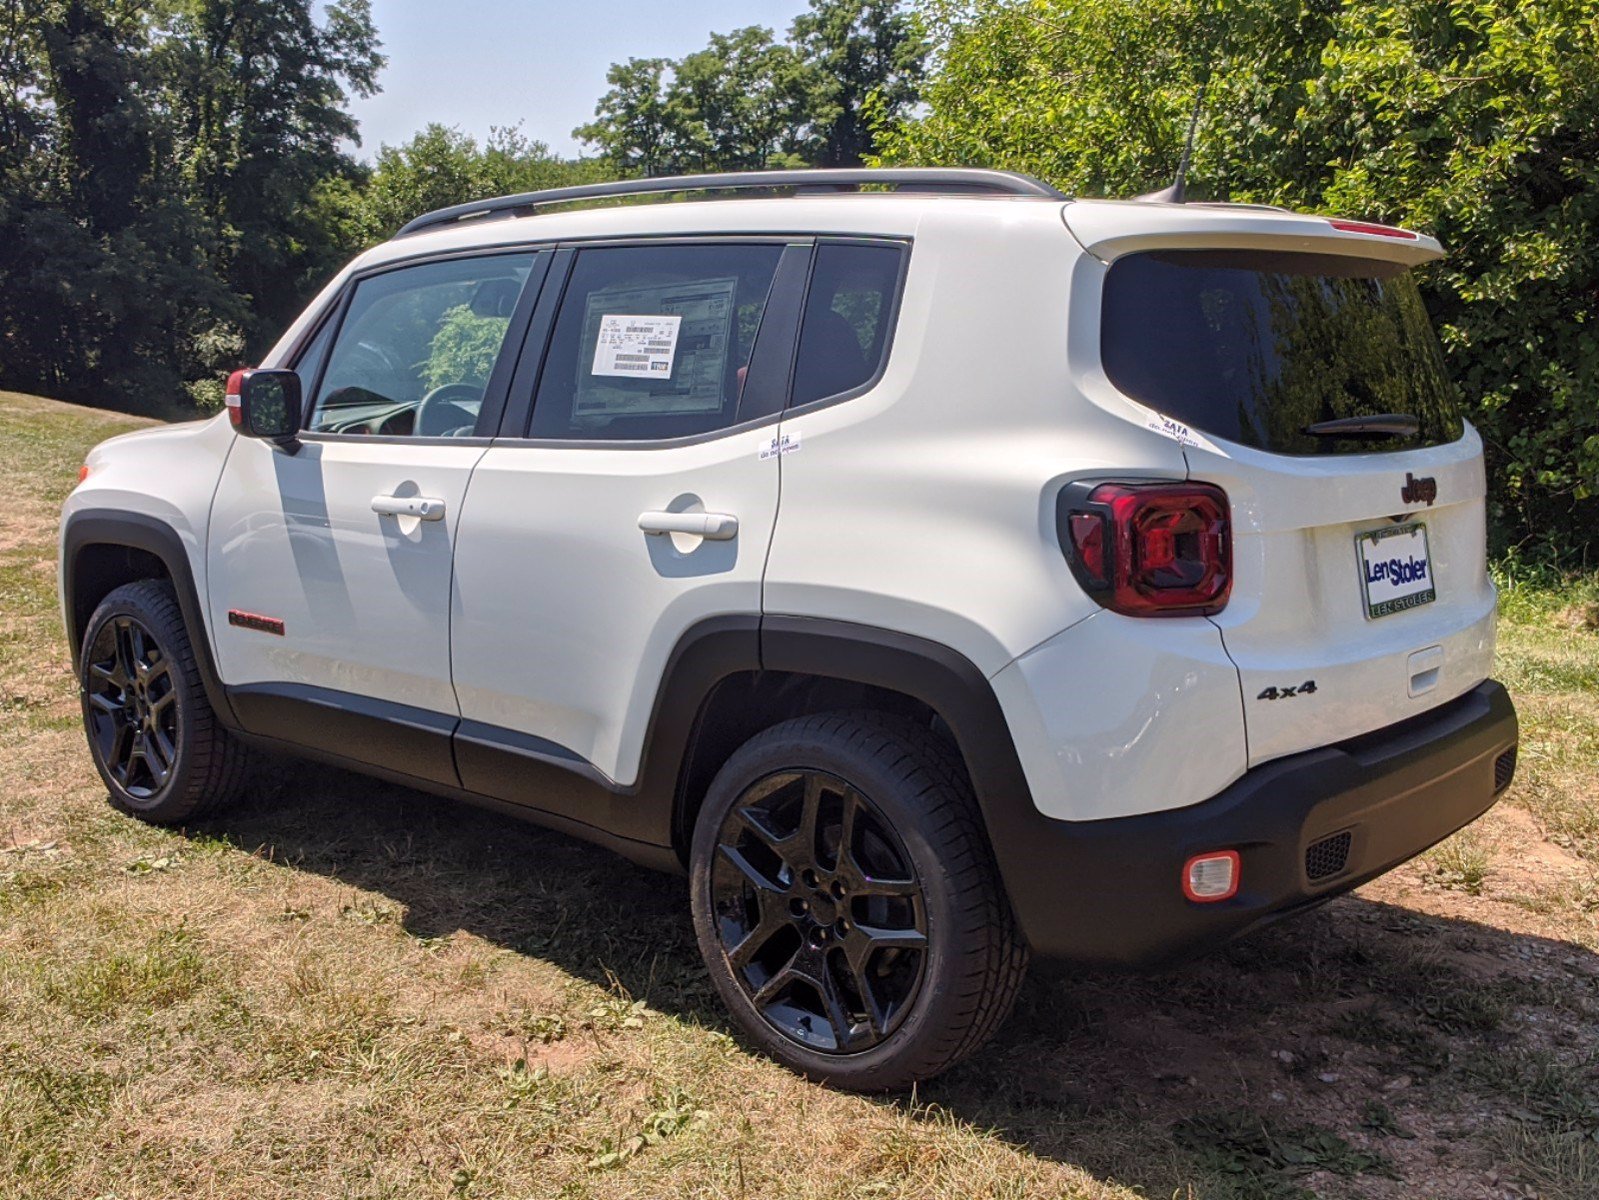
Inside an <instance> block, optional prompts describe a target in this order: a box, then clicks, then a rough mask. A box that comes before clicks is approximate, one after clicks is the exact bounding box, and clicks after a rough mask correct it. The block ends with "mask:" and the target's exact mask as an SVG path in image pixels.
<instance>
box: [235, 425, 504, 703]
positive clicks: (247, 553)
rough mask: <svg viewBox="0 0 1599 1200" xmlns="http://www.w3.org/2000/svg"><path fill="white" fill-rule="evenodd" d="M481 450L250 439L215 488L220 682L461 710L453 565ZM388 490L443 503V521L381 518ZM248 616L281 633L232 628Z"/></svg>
mask: <svg viewBox="0 0 1599 1200" xmlns="http://www.w3.org/2000/svg"><path fill="white" fill-rule="evenodd" d="M483 451H484V448H483V447H482V446H480V445H472V444H465V445H463V444H459V443H457V444H450V443H448V442H442V443H441V442H422V441H415V442H412V441H405V440H399V441H394V442H386V441H382V440H376V439H374V440H372V441H356V440H329V441H310V440H308V441H307V442H306V443H305V444H304V445H303V446H302V448H301V450H300V452H299V453H298V454H294V455H289V454H285V453H283V452H282V451H279V450H277V449H275V448H274V447H272V446H271V445H268V444H263V443H255V442H247V441H242V440H241V443H240V445H239V447H238V448H237V450H236V451H235V452H234V454H233V455H232V457H231V458H230V460H229V463H228V467H227V471H226V472H225V474H224V476H223V479H222V483H221V485H220V486H219V487H218V489H217V497H216V507H215V511H214V514H213V520H212V528H211V540H210V549H209V555H208V558H209V578H210V584H209V595H208V600H207V611H208V615H209V623H210V627H211V630H212V636H213V638H214V639H215V642H216V646H217V663H218V666H219V667H220V669H221V671H222V678H223V679H224V681H225V682H227V683H228V684H229V685H231V686H238V685H248V684H260V683H284V684H297V685H305V686H309V687H314V688H326V689H331V690H335V691H340V692H349V693H353V694H356V695H360V696H365V697H369V698H371V699H374V700H381V701H387V702H390V703H395V704H402V705H408V706H413V707H416V708H420V709H425V710H428V711H431V712H436V713H446V714H451V715H453V714H454V713H455V711H456V703H455V693H454V690H453V688H452V687H451V684H450V644H449V634H450V562H451V556H452V554H453V551H454V545H455V539H456V534H457V531H458V529H459V527H460V517H461V506H462V501H463V500H464V499H465V496H466V486H467V480H468V479H469V478H470V476H471V472H472V467H473V465H474V464H475V463H476V462H477V460H478V459H479V458H481V457H482V455H483ZM380 495H398V496H425V497H430V498H435V499H439V500H442V501H443V502H444V518H443V519H442V520H439V521H422V520H419V519H417V518H414V517H392V516H380V515H379V514H378V513H375V512H373V511H372V501H373V498H374V497H376V496H380ZM232 610H240V611H243V612H246V613H252V614H258V615H261V616H264V617H267V618H269V619H272V620H276V621H281V622H282V623H283V624H282V628H283V633H282V635H281V636H277V635H274V634H271V633H264V632H261V631H259V630H258V629H255V628H249V627H240V626H234V625H230V624H229V612H230V611H232Z"/></svg>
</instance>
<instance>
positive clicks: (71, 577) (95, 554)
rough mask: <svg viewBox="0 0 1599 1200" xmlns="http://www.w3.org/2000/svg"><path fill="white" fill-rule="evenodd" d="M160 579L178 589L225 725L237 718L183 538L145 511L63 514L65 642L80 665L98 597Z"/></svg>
mask: <svg viewBox="0 0 1599 1200" xmlns="http://www.w3.org/2000/svg"><path fill="white" fill-rule="evenodd" d="M141 579H164V580H166V581H167V582H169V583H170V584H171V585H172V588H173V591H174V592H175V593H176V595H177V600H178V608H179V610H180V611H181V612H182V614H183V622H184V624H185V625H186V626H187V627H188V631H189V636H190V639H191V641H192V642H193V646H194V655H195V659H196V665H197V667H198V669H199V672H200V675H201V680H202V682H203V683H204V685H205V692H206V699H207V700H208V701H209V702H210V704H211V707H212V709H214V710H215V712H216V713H217V715H218V716H219V717H220V718H221V719H222V721H223V723H224V724H225V725H228V726H229V727H235V726H236V724H237V722H236V721H235V719H234V716H233V709H232V707H231V706H230V705H229V703H228V698H227V693H226V689H224V688H223V686H222V681H221V677H220V676H219V675H218V674H217V670H216V663H215V660H214V659H213V658H212V656H211V639H210V636H209V633H208V630H207V628H206V624H205V610H204V607H203V606H202V605H201V603H200V595H199V590H198V587H197V586H196V584H195V579H194V571H193V569H192V568H191V566H190V563H189V555H188V552H187V551H186V550H185V548H184V545H183V539H182V538H181V537H180V536H179V535H178V532H177V530H175V529H173V528H172V526H170V525H168V524H167V523H166V522H165V521H162V520H160V519H159V518H156V517H151V516H147V515H145V514H143V513H128V512H115V511H108V510H104V509H82V510H79V511H78V512H75V513H73V514H72V515H71V516H69V517H68V518H67V522H66V527H65V529H64V530H63V533H62V551H61V594H62V595H63V596H64V597H65V598H66V613H65V616H66V620H67V642H68V646H69V649H70V650H71V654H72V664H73V669H74V670H76V669H77V667H78V659H79V656H80V654H81V652H82V643H83V635H84V633H85V632H86V631H87V629H88V624H89V618H90V616H92V615H93V613H94V610H95V609H96V608H97V607H98V606H99V604H100V601H102V600H103V599H105V597H106V596H108V595H110V594H111V592H113V591H114V590H116V589H117V588H118V587H121V586H122V585H123V584H126V583H134V582H137V581H138V580H141Z"/></svg>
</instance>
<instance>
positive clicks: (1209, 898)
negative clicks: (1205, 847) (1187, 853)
mask: <svg viewBox="0 0 1599 1200" xmlns="http://www.w3.org/2000/svg"><path fill="white" fill-rule="evenodd" d="M1237 894H1238V851H1236V850H1213V851H1210V852H1209V853H1207V854H1196V855H1194V857H1192V858H1190V859H1189V860H1188V861H1187V862H1186V863H1184V864H1183V895H1184V896H1186V897H1188V899H1190V900H1192V901H1193V902H1194V903H1195V904H1214V903H1215V902H1216V901H1218V900H1230V899H1232V898H1233V897H1234V896H1235V895H1237Z"/></svg>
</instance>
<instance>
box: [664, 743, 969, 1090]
mask: <svg viewBox="0 0 1599 1200" xmlns="http://www.w3.org/2000/svg"><path fill="white" fill-rule="evenodd" d="M846 728H849V729H853V728H858V727H857V726H846ZM772 732H774V733H781V732H782V731H781V729H779V730H774V731H772ZM802 769H803V770H819V771H826V772H829V773H831V774H833V775H837V776H838V777H840V778H841V779H844V780H845V781H847V782H848V783H849V784H851V785H852V786H854V787H855V788H857V789H858V790H859V791H860V792H861V793H862V794H863V795H864V796H866V798H867V799H868V800H870V801H871V803H872V804H873V805H875V806H876V808H877V810H878V811H879V812H880V813H881V814H882V816H883V817H884V818H885V819H886V820H887V821H888V823H889V824H890V825H892V826H893V829H894V832H895V833H896V834H897V835H898V836H899V838H900V840H901V842H902V843H903V844H904V847H905V850H906V853H907V854H908V855H909V856H910V859H911V862H912V864H913V866H914V867H915V870H916V873H917V878H918V879H919V880H920V882H921V885H922V902H923V905H924V906H925V911H926V917H927V936H928V951H927V959H926V962H925V964H924V967H923V974H922V979H921V984H920V988H919V990H918V993H917V996H916V999H915V1001H914V1002H913V1004H912V1008H911V1011H910V1012H908V1013H907V1014H906V1015H905V1017H904V1019H903V1021H902V1022H901V1023H900V1025H899V1027H898V1028H897V1029H895V1031H894V1032H893V1033H892V1034H890V1035H889V1037H888V1038H886V1039H885V1040H884V1041H882V1042H880V1043H878V1044H877V1045H876V1046H873V1047H871V1048H870V1049H867V1050H863V1051H860V1052H859V1053H856V1054H849V1055H840V1054H827V1053H823V1052H820V1051H816V1050H811V1049H808V1048H806V1047H804V1046H801V1045H799V1044H798V1043H796V1042H794V1041H792V1040H790V1039H789V1038H787V1037H785V1036H783V1034H781V1033H780V1032H778V1031H777V1030H776V1029H774V1028H772V1026H771V1025H769V1024H768V1023H767V1022H766V1019H765V1018H764V1017H763V1016H762V1015H761V1014H760V1012H759V1011H758V1010H757V1009H756V1008H755V1006H754V1004H752V1003H751V1001H750V999H749V997H748V996H747V995H746V994H745V992H744V989H743V987H742V986H741V985H740V983H739V981H738V980H737V979H736V978H734V976H733V973H732V969H731V967H730V966H729V965H728V962H727V957H726V953H725V951H724V949H723V947H722V943H721V938H720V936H719V935H718V933H717V930H716V923H715V920H714V914H713V912H712V903H711V866H712V863H713V861H714V856H715V853H716V845H717V839H718V835H719V833H720V831H721V826H722V822H723V820H724V819H725V818H726V816H727V814H728V812H729V811H730V810H731V809H732V807H733V805H734V804H735V803H736V802H737V800H738V798H739V797H740V796H741V795H742V794H743V793H744V792H745V791H746V790H747V789H748V788H749V786H750V785H751V784H753V783H755V782H756V781H757V780H760V779H762V778H765V777H766V776H768V775H773V774H779V773H781V772H784V771H792V770H802ZM928 824H929V822H928V821H927V815H926V813H925V812H924V811H923V810H922V809H920V808H919V807H918V806H917V805H916V803H915V798H914V797H912V796H910V795H908V794H907V789H906V788H905V786H904V781H903V776H901V775H899V774H898V773H897V772H893V771H890V770H887V769H885V767H884V764H882V763H881V762H879V761H876V760H874V759H873V758H871V757H870V756H868V755H865V754H862V753H860V752H859V751H856V750H853V749H852V748H851V747H850V746H849V745H848V744H847V737H846V736H837V735H835V736H830V737H818V736H816V735H815V734H814V733H812V734H809V735H805V734H800V733H799V732H798V731H796V733H795V734H794V735H791V736H778V737H772V738H767V737H765V736H764V735H763V736H761V737H757V738H756V739H754V740H752V742H751V743H750V744H748V745H746V746H745V747H744V748H743V749H741V750H739V751H738V752H736V753H735V754H734V755H733V757H732V758H730V759H729V760H728V762H727V764H726V765H725V766H724V767H723V768H722V770H721V771H720V772H719V773H718V775H717V777H716V779H715V781H714V782H713V783H712V785H711V787H710V789H709V791H708V792H707V793H706V797H705V803H704V804H703V805H702V806H701V809H700V812H699V816H698V818H697V820H696V823H695V829H694V836H693V841H692V845H691V850H690V870H689V879H690V888H691V907H692V910H693V915H694V932H695V936H696V938H697V939H698V941H699V947H700V953H701V954H702V956H703V957H704V959H705V963H706V966H707V968H708V969H709V972H710V975H711V980H712V982H713V984H714V985H715V987H716V991H717V994H718V995H719V996H720V997H721V999H722V1002H723V1003H724V1004H725V1005H726V1006H727V1008H728V1010H729V1011H730V1012H731V1013H732V1014H733V1015H734V1017H735V1019H736V1020H737V1022H738V1024H739V1026H740V1028H741V1029H743V1030H744V1032H745V1033H746V1034H747V1035H748V1036H749V1038H750V1039H751V1040H752V1041H753V1042H755V1043H756V1044H757V1045H758V1046H759V1048H760V1049H761V1050H762V1051H763V1052H764V1053H766V1054H768V1055H770V1056H771V1057H772V1058H775V1059H777V1060H778V1061H779V1062H781V1063H783V1064H784V1065H786V1066H788V1067H790V1068H791V1069H793V1070H796V1071H799V1072H800V1073H802V1074H804V1075H806V1076H807V1077H809V1078H811V1079H814V1080H817V1081H819V1082H824V1083H829V1084H833V1085H836V1086H841V1087H846V1088H852V1089H856V1090H862V1091H879V1090H889V1089H892V1088H896V1087H901V1086H905V1085H907V1084H908V1083H909V1082H910V1081H911V1080H912V1079H914V1078H916V1077H919V1076H920V1075H922V1073H923V1069H922V1068H923V1063H924V1061H925V1060H926V1059H927V1058H928V1056H929V1051H930V1047H929V1045H928V1043H929V1042H930V1041H934V1040H938V1039H941V1038H942V1036H943V1033H944V1031H945V1029H946V1028H947V1027H948V1025H949V1024H950V1022H951V1021H953V1020H955V1019H956V1015H955V1013H954V1012H953V1011H952V1010H953V1009H954V1008H955V1007H956V1004H957V997H956V996H955V994H954V992H953V989H951V988H950V987H949V986H948V983H949V981H950V979H951V977H952V975H955V974H957V973H958V972H957V969H956V965H955V964H956V960H959V959H961V958H962V957H963V951H965V950H966V949H967V947H965V946H963V945H961V938H960V921H959V913H960V910H961V908H962V906H963V905H962V900H963V897H962V895H961V894H960V892H959V891H958V890H957V889H956V888H955V887H953V886H952V885H951V882H950V878H949V875H948V873H947V871H946V869H945V864H944V861H943V855H942V852H941V849H940V847H939V846H938V845H936V844H935V842H934V840H933V837H932V836H931V835H930V831H929V830H928V828H927V826H928Z"/></svg>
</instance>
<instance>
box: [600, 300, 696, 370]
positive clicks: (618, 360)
mask: <svg viewBox="0 0 1599 1200" xmlns="http://www.w3.org/2000/svg"><path fill="white" fill-rule="evenodd" d="M682 324H683V318H682V316H681V315H680V314H674V315H672V316H635V315H630V314H625V313H620V314H619V313H606V314H605V315H604V316H602V317H601V318H600V336H599V340H598V341H597V342H596V343H595V345H594V366H593V368H592V369H591V370H590V372H589V373H590V374H591V375H614V376H620V377H622V378H627V379H669V378H671V375H672V362H673V360H674V359H675V358H676V356H677V333H678V329H679V327H680V326H681V325H682Z"/></svg>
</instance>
